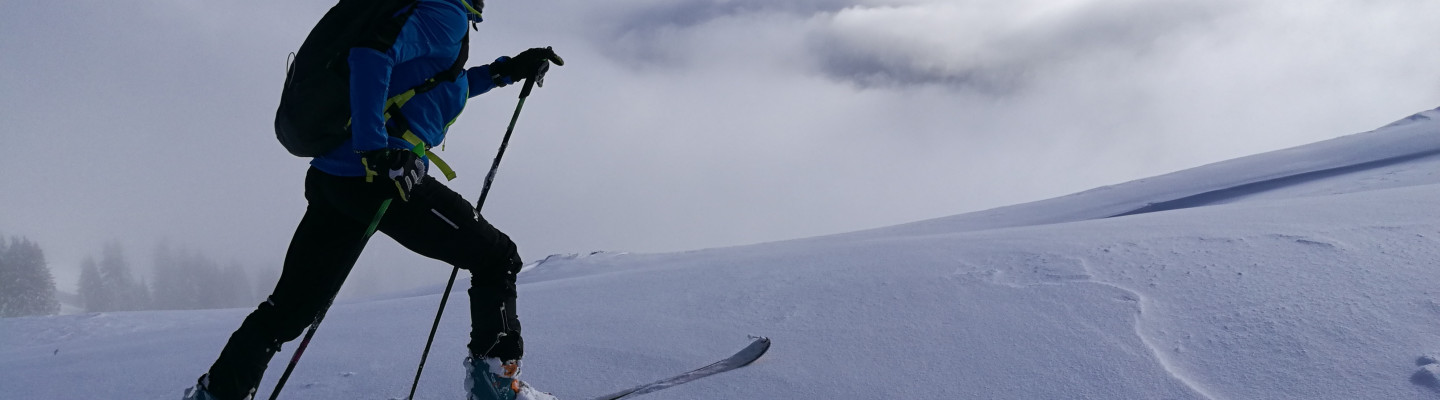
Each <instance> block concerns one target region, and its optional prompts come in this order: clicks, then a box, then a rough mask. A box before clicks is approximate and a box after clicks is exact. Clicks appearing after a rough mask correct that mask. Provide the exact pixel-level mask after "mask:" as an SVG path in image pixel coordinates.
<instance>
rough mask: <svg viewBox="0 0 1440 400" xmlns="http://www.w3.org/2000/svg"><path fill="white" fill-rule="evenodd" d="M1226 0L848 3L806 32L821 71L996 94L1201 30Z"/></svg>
mask: <svg viewBox="0 0 1440 400" xmlns="http://www.w3.org/2000/svg"><path fill="white" fill-rule="evenodd" d="M1231 4H1232V3H1230V2H1227V1H1206V2H1201V1H1191V0H1171V1H1154V0H1145V1H1138V0H1135V1H1083V0H1082V1H1073V0H1072V1H1059V2H1057V1H1053V0H1017V1H1009V2H980V1H960V2H957V1H930V2H918V3H914V4H907V5H890V6H874V7H872V6H852V7H847V8H845V9H843V10H840V11H838V12H835V13H832V14H829V15H827V16H825V17H824V18H823V22H822V23H821V24H818V26H817V29H816V30H814V31H813V32H811V37H810V40H809V42H808V43H809V46H808V48H807V50H809V51H810V52H811V53H812V54H813V55H814V56H815V57H816V59H817V63H818V67H819V69H820V71H822V72H824V73H825V74H826V75H827V76H830V77H832V78H834V79H839V80H843V81H849V82H853V83H856V84H860V85H862V86H872V85H923V84H941V85H947V86H954V87H960V88H967V89H975V90H979V91H982V92H990V93H1000V92H1008V91H1011V90H1014V89H1017V88H1021V87H1024V86H1025V85H1026V83H1027V82H1028V78H1030V77H1032V76H1034V75H1036V74H1040V73H1044V72H1045V71H1046V70H1049V69H1051V68H1053V67H1055V66H1057V65H1064V64H1067V63H1070V62H1072V61H1075V60H1076V59H1080V58H1091V57H1130V58H1133V57H1144V56H1145V55H1146V54H1147V53H1149V52H1150V51H1151V50H1152V49H1153V48H1154V47H1155V46H1157V45H1159V44H1160V43H1163V40H1164V39H1165V38H1167V37H1170V36H1173V35H1179V34H1184V33H1186V32H1187V31H1189V30H1192V29H1201V28H1203V27H1205V26H1206V23H1207V22H1209V21H1211V20H1213V19H1215V18H1218V17H1220V16H1223V15H1224V14H1225V12H1226V11H1230V9H1232V8H1233V7H1232V6H1231Z"/></svg>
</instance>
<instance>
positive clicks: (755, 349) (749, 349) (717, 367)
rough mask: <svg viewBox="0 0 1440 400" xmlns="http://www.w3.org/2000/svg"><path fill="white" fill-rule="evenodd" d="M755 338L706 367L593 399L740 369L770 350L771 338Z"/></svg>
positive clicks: (608, 399) (612, 398)
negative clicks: (747, 344)
mask: <svg viewBox="0 0 1440 400" xmlns="http://www.w3.org/2000/svg"><path fill="white" fill-rule="evenodd" d="M754 339H755V341H753V342H750V345H749V346H745V348H744V349H740V351H739V352H736V353H735V354H734V355H731V356H730V357H727V358H725V359H724V360H720V361H716V362H715V363H714V364H710V365H706V366H704V367H700V368H697V369H695V370H693V371H690V372H686V373H683V374H680V375H675V376H672V377H669V378H665V379H661V380H658V381H654V382H650V383H646V384H643V385H639V386H635V387H632V388H629V389H625V390H621V391H618V392H615V393H611V394H607V395H604V396H600V397H596V398H594V399H591V400H621V399H629V398H631V397H632V396H639V395H642V394H646V393H652V392H656V391H660V390H664V389H668V388H670V387H673V386H676V385H679V384H682V383H686V382H690V381H693V380H696V379H700V378H704V377H707V376H710V375H715V374H718V373H721V372H725V371H730V370H734V369H738V368H740V367H744V366H746V365H750V363H753V362H755V360H758V359H760V356H763V355H765V352H766V351H767V350H770V338H764V337H756V338H754Z"/></svg>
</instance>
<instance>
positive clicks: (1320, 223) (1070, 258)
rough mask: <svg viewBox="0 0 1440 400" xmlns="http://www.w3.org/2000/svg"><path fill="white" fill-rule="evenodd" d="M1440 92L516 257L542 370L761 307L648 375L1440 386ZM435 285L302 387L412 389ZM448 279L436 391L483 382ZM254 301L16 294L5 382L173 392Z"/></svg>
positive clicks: (645, 360)
mask: <svg viewBox="0 0 1440 400" xmlns="http://www.w3.org/2000/svg"><path fill="white" fill-rule="evenodd" d="M1437 119H1440V109H1437V110H1432V111H1427V112H1425V113H1421V114H1417V115H1416V116H1413V117H1410V118H1407V119H1405V120H1402V121H1400V122H1397V123H1395V124H1392V125H1389V126H1386V127H1384V128H1381V129H1378V130H1375V131H1371V132H1366V133H1362V134H1357V135H1351V136H1346V137H1342V138H1338V139H1334V140H1330V141H1326V142H1321V143H1316V144H1312V145H1308V146H1302V147H1297V148H1293V149H1288V150H1282V151H1277V152H1272V153H1267V154H1261V155H1256V156H1251V157H1245V158H1241V159H1236V160H1232V161H1227V162H1222V163H1217V164H1213V165H1207V166H1203V167H1199V168H1195V169H1191V170H1186V171H1181V172H1176V173H1173V174H1168V175H1163V176H1158V177H1154V178H1150V179H1144V180H1139V181H1134V182H1129V183H1124V184H1120V185H1115V186H1110V187H1105V188H1099V189H1095V190H1091V191H1087V192H1083V193H1077V194H1074V195H1070V196H1065V197H1060V198H1056V199H1051V200H1045V201H1040V202H1035V203H1029V204H1022V205H1016V206H1011V207H1004V208H999V209H994V210H989V211H983V212H977V213H971V214H964V215H959V216H953V217H947V218H940V219H935V220H929V221H922V222H917V223H912V224H905V225H899V226H894V227H888V228H881V229H875V230H869V231H862V232H854V233H848V234H840V235H833V236H826V237H817V238H809V239H801V240H793V241H786V242H777V243H767V244H760V245H753V246H743V247H733V248H722V249H708V250H699V251H691V252H683V253H673V254H615V253H597V254H592V255H587V256H575V257H555V258H551V259H548V260H546V261H545V262H542V263H539V264H538V265H535V266H533V267H531V269H529V270H528V271H527V272H525V273H524V274H523V275H522V278H521V279H522V285H521V313H522V314H521V315H522V318H523V320H524V322H525V328H526V332H527V334H526V342H527V343H528V344H529V355H528V358H527V360H526V362H527V367H526V368H527V378H528V380H529V381H531V382H532V383H533V384H534V385H535V386H537V387H540V388H542V389H545V390H548V391H552V392H554V393H555V394H556V395H559V396H561V398H566V399H584V398H585V397H586V396H590V395H596V394H602V393H606V392H609V391H611V390H613V389H617V388H620V387H623V386H628V385H630V384H633V383H639V382H642V381H647V380H650V379H654V378H658V377H661V376H665V375H669V374H671V373H674V372H678V371H681V370H685V369H689V368H693V367H698V366H700V365H704V364H706V363H708V362H710V361H712V360H714V359H716V358H718V357H721V356H723V355H725V354H728V353H729V352H730V351H733V350H736V349H738V348H739V347H740V346H743V345H744V344H745V343H746V341H747V339H746V335H748V334H754V335H765V336H769V337H771V338H773V339H774V343H775V345H774V347H773V348H772V350H771V351H770V353H769V354H768V355H767V356H766V357H765V358H763V359H762V360H761V361H759V362H758V363H756V364H755V365H753V366H751V367H748V368H745V369H742V370H739V371H736V372H732V373H728V374H725V375H720V376H716V377H712V378H707V379H703V380H700V381H697V382H693V383H690V384H686V385H682V386H679V387H676V388H673V389H670V390H666V391H662V392H658V393H654V394H651V395H647V396H645V397H644V398H648V399H756V398H763V399H851V398H854V399H860V398H887V399H910V398H914V399H989V398H1014V399H1072V398H1073V399H1205V398H1209V399H1436V398H1440V381H1437V376H1436V375H1435V374H1436V373H1437V372H1440V364H1437V358H1440V287H1437V285H1436V283H1437V282H1440V267H1437V265H1434V263H1432V260H1440V213H1436V212H1434V210H1435V208H1436V206H1435V203H1436V200H1435V199H1437V198H1440V185H1436V183H1440V177H1437V176H1436V174H1435V173H1434V172H1433V171H1435V170H1436V168H1437V167H1440V165H1437V164H1440V121H1437ZM457 292H460V293H462V294H460V296H461V297H462V298H463V291H457ZM437 303H438V290H431V291H426V292H425V293H418V294H412V295H407V296H392V297H389V298H381V299H372V300H369V301H363V302H351V303H346V304H340V305H337V306H336V307H335V308H334V310H333V311H331V313H330V315H329V316H328V317H327V319H326V322H325V325H324V326H322V327H321V329H320V332H319V334H318V335H317V337H316V340H315V342H314V344H313V345H312V346H311V348H310V349H309V350H308V351H307V353H306V355H305V358H304V360H303V361H302V362H301V365H300V367H299V369H298V370H297V372H296V374H295V376H294V377H293V378H292V380H291V383H290V384H289V386H288V387H287V389H286V395H285V396H283V397H285V398H293V399H385V398H391V397H403V395H404V393H405V392H406V391H407V390H408V386H409V383H410V379H411V377H412V376H413V373H414V364H415V363H416V362H417V360H418V353H419V350H420V349H421V347H422V346H423V344H424V339H425V333H426V332H427V329H428V328H429V319H430V318H431V317H432V316H433V311H434V306H435V304H437ZM451 304H452V307H451V309H449V310H447V311H446V313H447V314H446V315H447V316H448V317H447V319H446V320H445V322H444V323H442V326H441V335H440V338H438V339H437V343H436V349H437V350H436V353H435V354H433V355H432V357H431V361H430V365H429V366H428V368H427V369H426V375H425V379H424V380H423V381H422V387H421V389H420V393H419V395H418V396H417V397H419V398H425V399H447V398H448V399H458V398H462V397H461V396H462V395H461V391H462V389H461V385H460V382H461V375H462V370H461V368H460V366H459V363H460V360H461V359H462V358H463V354H462V351H463V350H462V349H463V344H464V340H465V337H466V330H467V324H466V321H464V316H465V315H467V313H466V310H465V307H466V306H465V302H464V301H455V302H451ZM246 312H248V310H214V311H187V312H140V313H106V314H90V315H75V316H62V317H49V318H20V319H4V320H0V399H79V398H107V399H108V398H113V399H157V398H159V399H163V398H178V397H179V392H180V390H181V389H182V388H183V387H185V386H188V385H189V384H190V383H191V382H192V381H193V379H194V377H195V376H196V375H198V374H199V373H201V372H203V370H204V369H205V368H206V367H207V366H208V365H209V363H210V362H211V361H213V358H214V356H215V355H216V354H217V353H218V351H219V348H220V346H221V345H222V344H223V342H224V340H225V338H226V337H227V336H228V334H229V332H230V331H231V330H232V329H234V327H235V326H237V325H238V324H239V322H240V319H241V318H242V317H243V316H244V314H245V313H246ZM288 350H289V349H287V352H286V353H282V354H281V355H280V356H277V357H276V361H275V362H273V363H272V371H271V373H270V374H269V376H267V381H266V383H265V384H264V385H263V386H262V391H264V392H267V393H268V390H269V389H270V388H271V387H272V386H273V383H274V380H275V378H276V377H277V376H278V375H279V370H280V369H282V368H283V361H284V360H286V359H288Z"/></svg>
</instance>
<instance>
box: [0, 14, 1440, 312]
mask: <svg viewBox="0 0 1440 400" xmlns="http://www.w3.org/2000/svg"><path fill="white" fill-rule="evenodd" d="M333 4H334V3H333V2H332V1H328V0H301V1H296V0H255V1H248V2H195V1H188V0H135V1H131V2H125V3H124V4H114V3H104V4H102V3H99V2H95V1H83V0H81V1H77V0H67V1H25V0H11V1H5V2H3V3H0V54H3V55H4V56H3V57H0V135H3V136H0V139H3V140H4V142H6V143H11V144H12V150H11V151H9V152H7V155H6V156H5V157H0V170H3V171H5V173H4V174H3V178H0V187H4V188H5V189H4V190H3V191H0V235H7V236H14V235H18V236H25V237H28V238H30V239H32V240H35V241H37V242H39V243H40V245H41V246H42V247H43V248H44V249H45V250H46V254H47V256H48V257H49V261H50V264H51V267H52V268H53V269H54V270H55V273H56V275H57V279H58V280H59V281H60V285H61V287H62V288H65V287H67V286H73V281H74V279H75V276H77V275H78V274H77V273H75V271H76V270H77V269H78V265H79V263H80V261H81V260H82V259H83V258H84V257H86V256H88V255H94V254H98V253H99V251H100V249H101V247H102V246H103V245H104V243H106V242H111V241H115V242H119V243H121V244H123V245H124V246H125V248H126V251H127V252H128V254H129V255H130V257H131V258H132V260H131V261H132V264H135V265H137V266H139V267H140V268H143V266H144V265H145V264H146V263H148V255H149V253H150V252H151V251H152V249H153V248H154V247H155V246H156V245H157V244H158V243H161V242H164V243H170V244H172V245H178V246H185V247H189V248H192V249H196V250H199V251H202V252H204V253H206V254H210V255H211V256H212V257H214V258H216V259H217V260H219V261H221V262H224V263H239V264H241V265H245V266H247V267H249V268H253V269H255V270H257V271H259V270H265V269H271V270H273V269H275V268H278V266H279V264H280V262H281V260H283V257H284V252H285V248H286V246H287V244H288V242H289V238H290V235H291V234H292V233H293V230H294V227H295V224H296V223H297V222H298V221H299V219H300V216H301V215H302V214H303V212H304V209H305V202H304V198H303V191H302V183H303V176H304V172H305V169H306V162H307V160H306V159H301V158H296V157H293V156H290V155H289V154H288V153H286V152H285V151H284V150H283V148H282V147H281V146H279V144H278V142H276V141H275V139H274V138H273V137H274V136H273V129H272V127H271V122H272V118H273V113H274V107H275V105H276V102H277V100H278V98H279V89H280V84H281V83H282V81H283V79H284V75H283V74H284V70H285V64H286V59H287V56H288V54H289V52H292V51H294V50H295V49H296V48H297V47H298V46H299V44H300V42H301V41H302V40H303V39H304V36H305V34H306V33H307V32H308V31H309V29H310V27H311V26H313V24H314V22H315V21H316V20H318V18H319V17H320V15H321V14H323V13H324V11H325V10H326V9H327V8H328V7H329V6H330V5H333ZM485 14H486V21H485V22H484V23H482V24H480V27H479V31H478V32H473V33H472V43H471V46H472V50H471V60H472V63H483V62H485V60H489V59H493V58H494V57H497V56H501V55H513V54H515V53H517V52H519V51H521V50H523V49H525V48H529V47H537V46H553V47H554V48H555V50H556V51H557V52H558V53H559V54H561V55H562V56H563V57H565V59H566V61H567V64H566V65H565V66H563V67H557V68H555V69H553V70H552V71H551V73H550V75H549V76H548V77H547V79H546V83H547V85H546V86H545V87H544V88H541V89H538V90H537V91H536V92H535V94H534V95H532V97H531V98H530V99H529V100H528V101H527V103H526V105H525V108H524V110H523V112H522V114H521V116H520V120H519V123H518V125H517V127H516V131H515V136H514V138H513V139H512V141H511V143H510V147H509V149H508V150H507V153H506V155H505V159H504V163H503V164H502V165H501V169H500V171H499V174H498V176H497V178H496V182H495V186H494V188H493V189H492V191H491V193H490V197H489V199H488V200H487V204H486V205H485V215H486V218H487V219H489V220H490V221H491V222H493V223H494V224H495V225H496V226H497V227H499V228H500V229H502V230H504V231H505V232H507V233H508V234H510V236H511V237H512V238H514V239H515V240H516V242H517V243H518V244H519V248H520V250H521V253H522V256H524V257H525V258H526V259H527V260H535V259H539V258H543V257H545V256H546V255H549V254H557V253H577V252H579V253H587V252H591V251H599V250H604V251H618V252H627V251H628V252H668V251H684V250H692V249H700V248H711V247H722V246H730V245H739V244H748V243H757V242H766V241H773V240H782V239H790V238H799V237H807V236H814V235H822V234H829V233H840V232H847V231H853V230H858V229H865V228H872V227H880V226H887V225H892V224H898V223H904V222H910V221H916V220H923V219H929V218H936V217H943V216H948V215H954V214H959V213H964V212H968V211H975V210H981V209H987V208H991V207H997V206H1003V205H1009V204H1015V203H1020V202H1026V201H1032V200H1039V199H1044V198H1048V197H1053V196H1057V195H1063V194H1068V193H1073V192H1077V191H1081V190H1086V189H1090V188H1093V187H1097V186H1103V185H1110V184H1116V183H1120V182H1125V181H1129V180H1132V179H1138V178H1144V177H1147V176H1153V175H1157V174H1161V173H1166V172H1171V171H1176V170H1181V169H1185V168H1189V167H1194V166H1198V165H1203V164H1207V163H1213V162H1218V161H1222V160H1226V159H1231V158H1235V157H1239V156H1244V155H1249V154H1255V153H1260V152H1264V151H1269V150H1275V149H1280V148H1286V147H1291V146H1296V145H1301V144H1306V143H1311V142H1315V141H1319V140H1323V139H1328V138H1333V137H1337V136H1342V135H1346V134H1351V133H1356V132H1361V131H1367V130H1370V129H1374V128H1377V127H1379V126H1381V125H1384V124H1386V123H1388V122H1391V121H1393V120H1395V119H1398V118H1401V117H1404V116H1406V115H1410V114H1412V113H1414V112H1417V111H1420V110H1426V109H1431V108H1434V107H1436V106H1437V105H1440V75H1437V73H1436V72H1435V71H1440V51H1435V50H1434V47H1435V46H1434V44H1435V40H1436V39H1435V38H1440V24H1434V23H1433V22H1434V21H1433V18H1432V17H1431V16H1433V15H1437V14H1440V3H1436V2H1433V1H1423V0H1393V1H1374V0H1317V1H1307V2H1293V1H1278V0H1275V1H1235V0H1203V1H1202V0H1144V1H1139V0H1135V1H1131V0H1013V1H1005V2H997V1H964V0H948V1H945V0H893V1H859V0H790V1H784V0H729V1H721V0H708V1H699V0H689V1H656V0H614V1H606V2H593V1H581V0H549V1H545V0H542V1H524V2H521V1H507V0H492V1H490V2H487V4H486V9H485ZM517 93H518V89H517V88H513V87H511V88H502V89H497V90H496V91H494V92H491V93H489V94H486V95H484V96H480V97H477V98H474V99H472V100H471V101H470V103H469V106H468V107H467V109H466V113H465V114H464V115H463V116H462V117H461V118H460V120H459V121H458V122H457V123H456V124H455V125H454V126H453V127H452V128H451V131H450V135H449V138H448V141H447V143H446V146H445V149H444V151H443V152H441V154H442V155H443V156H444V157H445V159H446V161H448V162H449V163H450V164H451V165H452V166H453V167H455V169H456V170H458V171H459V172H460V174H461V177H460V178H459V179H456V180H454V181H451V182H448V183H447V185H449V186H450V187H452V188H454V189H455V190H456V191H458V192H460V193H462V194H464V195H465V196H466V197H467V198H471V199H474V198H477V197H478V195H479V192H480V186H481V185H482V183H483V177H484V175H485V173H486V170H487V169H488V168H489V165H490V162H491V160H492V159H493V157H494V154H495V153H494V152H495V150H496V149H497V147H498V145H499V141H500V137H501V135H503V133H504V129H505V126H506V124H507V123H508V120H509V117H510V114H511V113H512V112H513V111H514V107H515V103H516V94H517ZM448 271H449V267H448V266H446V265H444V264H442V263H439V262H437V261H431V260H425V259H423V258H421V257H419V256H416V255H413V254H409V253H408V252H407V251H405V250H404V249H403V248H401V247H399V246H398V245H396V244H395V243H394V242H393V241H391V240H389V239H386V238H382V239H377V240H374V241H372V243H371V246H370V248H369V249H367V253H366V254H365V255H364V256H363V257H362V258H361V260H360V263H359V264H358V265H357V270H356V272H355V273H354V275H352V281H351V283H350V285H349V286H351V289H353V290H358V291H365V292H379V291H386V290H395V289H401V288H405V287H410V286H415V285H423V284H437V283H440V282H443V281H444V278H445V276H446V273H447V272H448ZM141 275H142V276H143V275H144V273H143V272H142V274H141Z"/></svg>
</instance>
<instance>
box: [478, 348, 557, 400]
mask: <svg viewBox="0 0 1440 400" xmlns="http://www.w3.org/2000/svg"><path fill="white" fill-rule="evenodd" d="M465 392H466V393H468V397H467V399H468V400H559V399H556V398H555V396H551V395H550V394H549V393H545V392H541V391H539V390H535V388H532V387H530V385H527V384H525V382H521V381H520V360H512V361H503V362H502V361H500V359H498V358H494V357H484V358H479V359H476V358H474V357H467V358H465Z"/></svg>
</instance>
